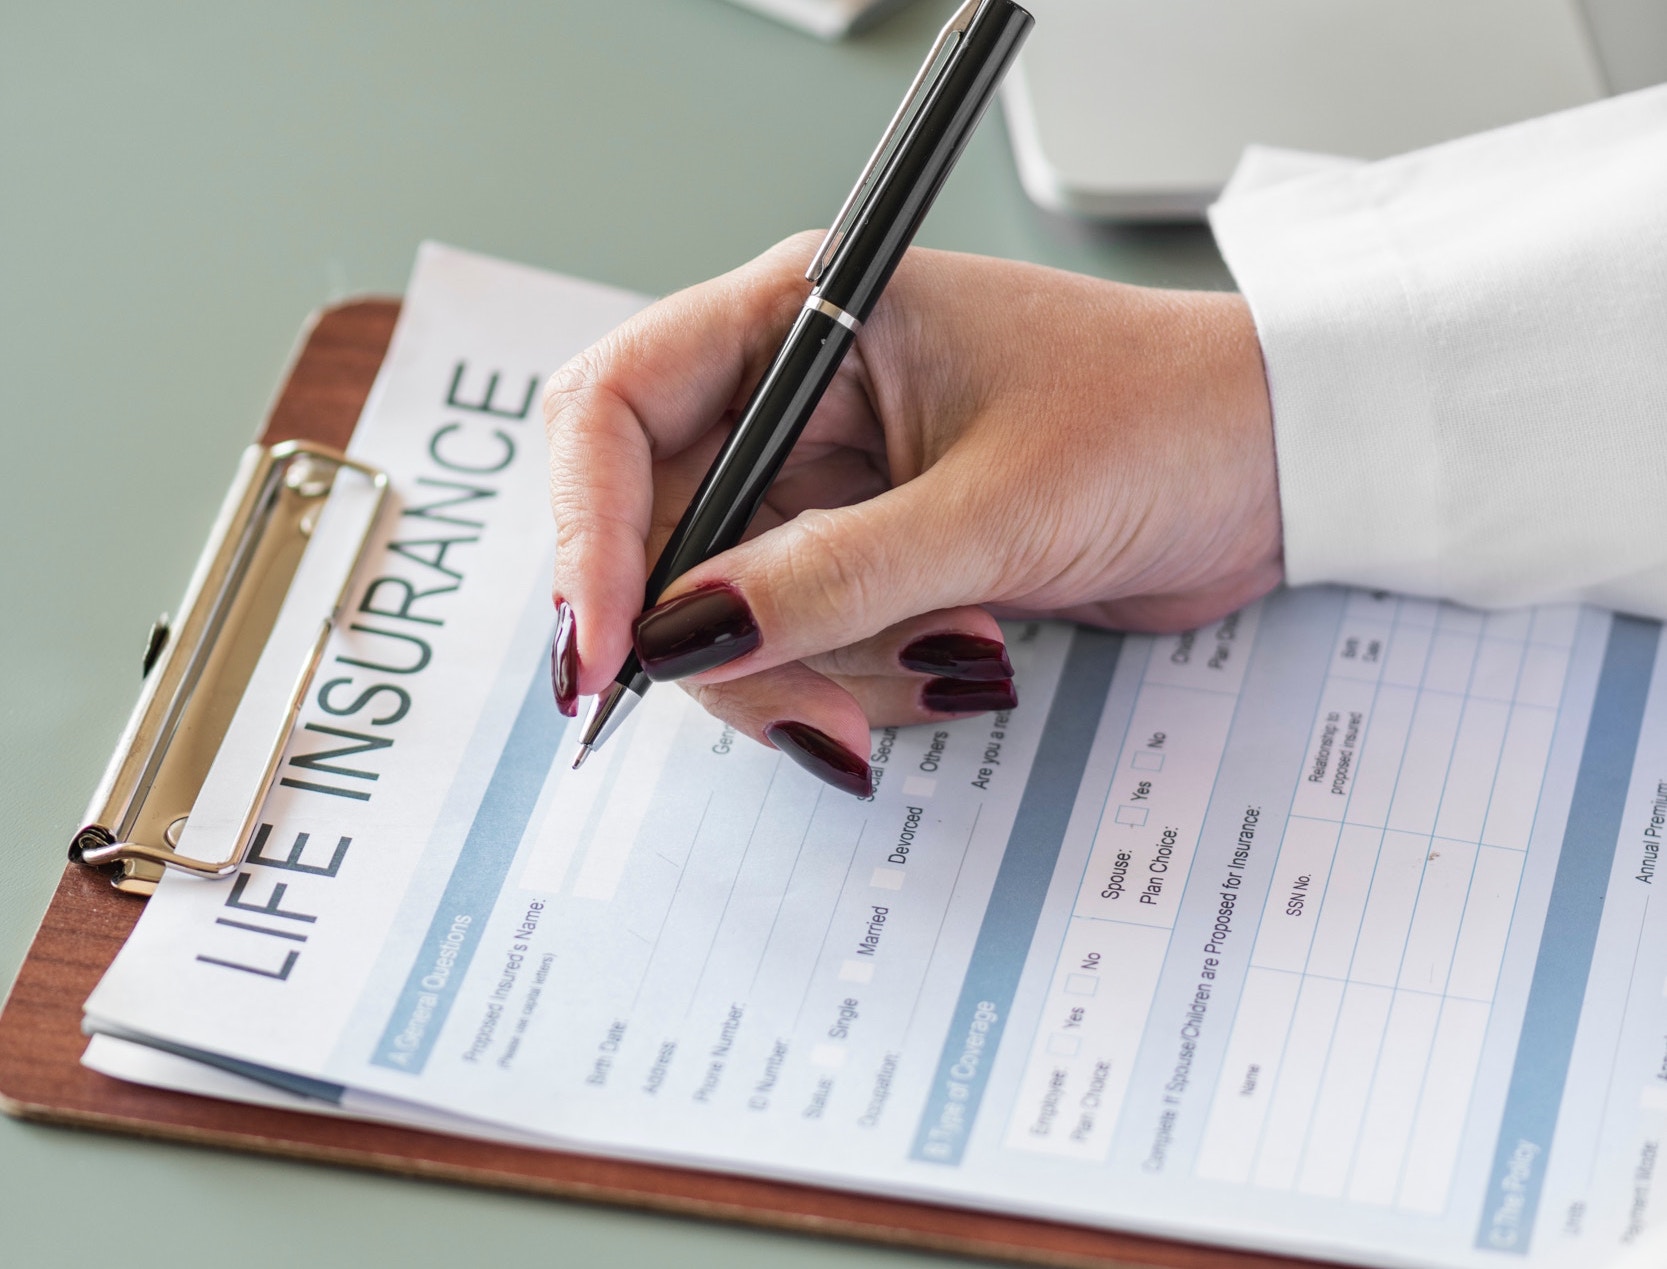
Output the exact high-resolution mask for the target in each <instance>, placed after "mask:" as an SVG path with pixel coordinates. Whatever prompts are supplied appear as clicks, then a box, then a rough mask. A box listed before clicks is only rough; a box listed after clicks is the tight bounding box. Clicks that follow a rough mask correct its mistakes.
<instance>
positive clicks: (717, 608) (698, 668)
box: [635, 463, 994, 683]
mask: <svg viewBox="0 0 1667 1269" xmlns="http://www.w3.org/2000/svg"><path fill="white" fill-rule="evenodd" d="M947 466H950V464H948V463H939V464H937V465H936V466H934V467H932V468H930V469H929V470H928V471H927V472H926V473H924V474H923V475H921V476H918V477H916V478H915V479H914V480H911V481H908V482H907V483H905V484H902V485H899V486H898V487H897V488H895V489H890V490H887V491H886V492H885V493H883V494H881V495H879V496H878V497H876V498H871V499H869V500H868V501H866V502H860V503H856V504H854V505H852V506H848V507H839V508H836V509H833V510H812V511H805V512H801V513H800V514H799V515H798V516H795V517H794V518H793V519H792V520H789V521H788V522H787V523H786V524H783V525H780V526H778V527H776V528H774V529H771V530H769V531H768V532H767V533H763V534H760V535H759V536H758V537H756V538H753V539H751V540H750V541H748V542H744V543H742V544H741V545H740V546H737V547H734V548H732V549H731V550H728V551H725V552H724V553H723V554H721V555H716V556H713V557H712V558H711V559H710V560H707V561H706V562H705V563H704V564H700V565H698V566H697V567H695V568H692V569H690V570H689V571H688V572H687V573H685V574H684V575H683V576H682V577H680V578H678V579H677V581H676V582H674V583H673V584H672V586H671V587H670V588H669V589H668V590H667V592H666V596H665V597H664V598H663V599H662V600H661V602H660V603H658V604H656V605H655V606H654V607H653V608H652V609H650V610H649V611H648V612H646V613H644V614H643V615H642V616H641V617H639V618H638V619H637V624H636V627H635V642H636V649H637V656H638V658H639V659H640V660H641V661H642V664H643V668H644V669H645V670H646V671H647V672H648V674H649V676H650V677H651V678H654V679H660V680H665V679H684V678H689V677H691V676H694V675H699V676H701V677H700V681H701V682H702V683H721V682H726V681H728V680H730V679H734V678H739V677H741V676H742V675H745V674H753V673H756V672H757V671H759V670H764V669H768V668H770V667H772V666H777V665H785V664H787V663H788V662H792V661H798V660H801V659H803V658H805V657H809V656H815V655H817V654H819V653H823V652H829V651H832V650H834V649H836V648H843V647H845V646H846V645H847V644H851V643H855V642H857V641H858V640H861V639H866V638H868V637H869V636H871V635H874V634H878V633H879V632H880V631H882V630H884V629H886V628H887V627H888V626H892V625H895V624H896V623H897V622H899V621H902V620H904V619H905V618H907V617H912V616H915V615H917V614H919V613H924V612H932V611H934V610H936V609H940V608H955V607H959V606H961V605H962V604H968V603H977V602H979V601H980V600H981V599H983V598H984V597H985V592H986V588H987V587H988V585H989V584H990V579H991V577H992V574H993V567H994V564H993V556H992V554H991V552H989V551H988V550H986V549H983V548H984V544H983V543H982V542H980V541H976V540H972V539H973V537H974V536H975V535H976V534H977V533H978V532H980V530H979V527H978V526H979V525H980V524H981V523H982V520H983V518H982V517H980V516H976V515H969V514H967V513H966V510H965V508H966V506H967V498H966V492H965V489H964V488H961V487H959V486H958V483H957V482H955V481H953V480H952V478H951V477H950V475H949V473H948V472H946V471H945V468H946V467H947Z"/></svg>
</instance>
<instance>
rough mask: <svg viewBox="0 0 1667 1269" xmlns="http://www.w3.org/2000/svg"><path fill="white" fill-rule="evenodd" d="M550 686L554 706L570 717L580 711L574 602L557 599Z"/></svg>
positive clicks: (551, 652) (577, 629) (577, 635)
mask: <svg viewBox="0 0 1667 1269" xmlns="http://www.w3.org/2000/svg"><path fill="white" fill-rule="evenodd" d="M550 687H551V688H552V689H553V690H554V692H555V694H556V708H557V709H559V710H560V711H561V712H562V713H564V714H566V715H567V716H568V717H569V718H572V717H574V716H575V715H577V714H578V712H579V626H578V623H577V622H576V621H574V619H573V606H572V605H571V604H569V603H568V602H567V601H566V600H565V599H558V600H557V601H556V638H555V641H554V642H553V643H551V645H550Z"/></svg>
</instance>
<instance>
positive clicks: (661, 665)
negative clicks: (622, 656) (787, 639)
mask: <svg viewBox="0 0 1667 1269" xmlns="http://www.w3.org/2000/svg"><path fill="white" fill-rule="evenodd" d="M632 636H633V638H634V639H635V640H636V645H637V659H638V660H640V661H641V662H642V668H643V670H644V671H646V672H647V674H648V677H649V678H651V679H656V680H660V681H664V680H666V679H686V678H688V677H689V675H691V674H699V673H700V672H701V671H702V670H710V669H712V668H713V667H714V666H719V665H724V664H726V663H728V662H730V661H733V660H735V658H736V657H743V656H746V655H747V653H749V652H751V651H752V650H753V649H754V648H756V647H757V646H758V642H759V633H758V623H757V622H756V621H754V620H753V616H752V609H750V608H748V607H747V601H746V600H744V599H742V598H741V592H740V591H738V590H736V589H735V588H734V587H733V586H727V585H725V584H724V583H722V582H719V583H717V584H716V585H713V586H702V587H701V588H700V589H699V590H692V591H690V592H689V593H688V594H687V595H679V596H678V597H677V598H676V599H672V600H667V601H666V602H665V603H663V604H661V605H659V606H658V607H656V608H650V609H649V610H648V611H647V612H645V613H644V614H643V615H642V616H640V617H638V618H637V624H636V627H635V629H634V630H633V631H632Z"/></svg>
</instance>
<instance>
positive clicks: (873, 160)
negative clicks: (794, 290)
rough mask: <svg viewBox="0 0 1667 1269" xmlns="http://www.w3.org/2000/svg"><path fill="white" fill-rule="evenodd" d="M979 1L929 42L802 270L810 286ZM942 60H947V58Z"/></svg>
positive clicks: (958, 12)
mask: <svg viewBox="0 0 1667 1269" xmlns="http://www.w3.org/2000/svg"><path fill="white" fill-rule="evenodd" d="M983 2H984V0H966V3H965V4H963V5H962V6H961V7H960V8H959V9H957V10H956V11H955V15H954V16H953V17H952V18H950V19H949V21H948V22H946V23H945V24H944V28H943V30H941V31H939V32H938V38H937V39H936V40H934V41H933V42H932V47H931V49H930V50H928V52H927V54H926V60H925V62H923V63H922V64H921V67H920V70H919V71H917V72H916V73H915V77H914V82H913V83H911V84H910V85H909V91H908V92H906V93H904V94H903V104H902V105H900V106H898V107H897V113H896V114H894V115H893V116H892V117H891V122H890V123H888V124H887V125H886V130H885V132H884V133H882V134H881V136H880V144H879V145H877V146H875V147H874V153H873V154H871V155H870V156H869V158H868V162H867V163H866V164H865V165H864V166H863V169H862V172H861V174H860V175H859V176H858V177H857V183H856V185H855V187H853V188H852V190H851V192H850V194H848V195H847V196H846V198H845V203H844V205H843V206H841V207H840V209H839V215H837V216H835V217H834V221H833V226H832V227H831V228H830V229H829V230H828V233H827V236H826V237H825V238H823V239H822V245H821V246H820V247H818V248H817V249H816V254H815V255H814V256H813V257H811V261H810V267H809V268H808V269H806V270H805V280H806V281H808V282H809V283H810V284H811V285H812V286H814V285H816V283H818V282H820V281H821V280H822V275H823V274H824V273H826V272H827V270H828V265H829V264H831V263H832V262H833V258H834V252H836V251H838V250H839V244H840V243H841V242H843V241H844V240H845V233H846V231H847V230H848V229H849V228H850V226H851V225H852V224H853V223H854V222H855V221H856V219H857V217H859V216H860V215H861V214H862V211H863V207H864V205H865V204H866V203H867V200H868V195H869V194H870V193H871V192H872V190H873V187H874V179H875V177H876V176H877V175H878V173H879V170H880V167H881V164H882V163H883V162H884V160H885V159H886V157H887V156H888V153H889V151H890V150H891V146H892V142H894V141H895V140H896V139H897V137H898V135H899V134H900V133H901V132H902V131H903V128H904V126H905V125H906V124H907V123H908V121H909V118H910V114H911V112H912V111H913V109H914V106H915V103H916V102H918V101H919V100H920V98H921V97H923V96H924V95H925V93H926V91H927V90H928V89H929V88H930V87H931V86H932V84H933V83H936V82H937V79H936V76H933V75H932V69H933V68H934V67H936V66H938V65H939V61H940V59H942V58H943V54H944V51H945V50H946V49H947V48H948V47H949V45H950V42H951V41H953V40H955V39H957V38H958V37H960V36H962V35H964V34H965V33H966V30H967V28H968V27H969V26H971V25H972V19H973V15H974V14H975V13H977V11H978V8H979V6H980V5H981V4H982V3H983ZM944 60H946V61H947V59H944Z"/></svg>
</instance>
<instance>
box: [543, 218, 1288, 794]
mask: <svg viewBox="0 0 1667 1269" xmlns="http://www.w3.org/2000/svg"><path fill="white" fill-rule="evenodd" d="M817 241H818V239H817V238H816V237H815V236H814V235H801V236H799V237H795V238H792V239H789V240H788V241H786V242H784V243H782V244H780V245H779V246H777V247H775V248H774V249H772V250H771V251H769V252H767V253H766V254H765V255H763V256H761V257H760V258H758V259H757V260H754V261H753V262H751V263H750V264H747V265H745V266H743V267H742V268H740V269H737V270H736V271H735V272H733V273H730V274H727V275H725V276H723V277H720V278H717V279H714V280H713V281H710V282H706V283H703V284H701V285H699V286H696V287H692V288H691V289H689V290H687V291H682V292H680V293H678V294H676V295H673V296H671V297H669V298H668V299H665V300H662V301H660V302H659V303H658V304H655V305H653V306H652V307H650V308H648V309H646V310H645V311H644V312H642V313H640V314H639V315H638V316H636V317H635V318H633V319H632V320H631V321H629V322H627V323H626V324H625V325H623V326H621V327H620V328H619V329H618V330H616V331H614V332H613V333H612V334H611V335H609V336H608V337H607V338H606V339H604V340H602V341H601V342H600V343H598V344H596V345H595V346H593V347H592V348H590V349H588V350H587V351H585V352H584V353H582V354H580V356H578V357H577V358H575V359H574V360H573V361H572V362H570V363H569V364H568V365H567V366H565V367H563V368H562V369H561V370H560V371H559V372H558V373H557V374H556V375H555V376H554V377H553V378H552V379H551V381H550V384H549V387H548V389H547V391H546V393H545V397H544V409H545V417H546V420H547V427H548V433H549V440H550V464H551V465H550V472H551V476H550V496H551V505H552V508H553V510H554V513H555V518H556V531H557V544H558V545H557V560H556V576H555V592H554V593H555V599H556V603H557V607H558V613H559V614H560V619H559V622H558V626H559V631H560V632H559V634H558V639H557V654H556V658H555V666H554V674H555V680H556V690H557V697H558V701H559V703H560V704H561V705H562V707H563V709H564V710H566V711H567V712H569V713H571V712H573V710H574V708H575V697H576V695H577V694H579V693H584V694H587V695H588V694H591V693H595V692H598V691H600V690H601V689H602V688H603V687H605V686H606V685H607V684H608V682H609V681H610V680H611V679H612V678H613V676H614V674H615V673H617V671H618V669H619V667H620V665H621V664H622V662H623V661H624V659H625V656H626V654H627V652H628V651H630V649H631V646H632V639H633V626H635V641H636V647H637V651H638V655H639V656H640V657H641V659H642V662H643V665H644V667H645V669H647V671H648V672H649V674H650V675H651V676H652V677H654V678H656V679H668V678H676V679H681V680H682V682H683V685H684V686H685V687H686V688H687V689H688V690H689V691H691V692H692V693H693V694H694V695H695V696H696V698H697V699H698V700H699V701H700V702H701V704H702V705H704V706H705V707H706V708H707V709H708V710H710V711H711V712H712V713H714V714H716V715H718V716H719V717H721V718H723V719H724V720H725V721H727V722H729V723H730V724H731V725H733V726H734V727H736V728H737V729H738V730H739V731H742V732H744V733H745V734H747V735H750V736H752V737H753V738H754V739H757V740H762V741H764V742H765V743H774V744H775V745H776V747H778V748H780V749H782V750H783V751H784V752H786V753H788V754H789V755H790V756H792V757H793V758H794V759H795V760H797V761H799V762H800V763H801V764H802V765H805V766H807V767H809V768H810V769H812V770H814V771H816V772H817V773H818V774H819V775H821V776H823V778H825V779H828V780H829V781H830V782H831V783H835V784H837V785H839V786H840V787H843V788H847V789H849V790H851V791H852V792H857V793H865V792H866V791H867V788H868V764H867V761H866V759H865V758H864V757H863V755H865V754H866V753H867V751H868V729H869V727H870V725H875V726H878V725H891V724H904V723H917V722H930V721H941V720H943V719H946V718H952V717H958V716H961V715H964V714H967V713H977V712H980V711H983V710H986V709H992V708H1007V707H1010V706H1011V705H1012V704H1013V703H1014V700H1015V698H1014V693H1013V684H1012V678H1011V673H1012V672H1011V669H1010V668H1009V666H1008V664H1007V659H1006V654H1005V650H1004V649H1003V648H1002V645H1001V631H1000V628H999V626H997V624H996V621H995V618H994V617H993V616H992V615H991V612H990V611H989V609H990V608H992V607H993V608H995V609H997V610H998V611H1001V612H1003V613H1004V614H1023V615H1029V616H1053V617H1067V618H1070V619H1073V620H1076V621H1082V622H1088V623H1092V624H1094V625H1101V626H1113V627H1117V628H1119V629H1125V630H1130V629H1132V630H1175V629H1184V628H1188V627H1191V626H1195V625H1198V624H1201V623H1203V622H1206V621H1209V620H1211V619H1213V618H1215V617H1219V616H1221V615H1223V614H1225V613H1228V612H1230V611H1232V610H1233V609H1235V608H1238V607H1240V606H1242V605H1244V604H1246V603H1248V602H1249V601H1251V600H1252V599H1255V598H1256V597H1257V596H1259V595H1261V594H1263V593H1264V592H1266V591H1268V590H1269V589H1271V588H1272V587H1273V586H1274V585H1275V584H1277V583H1278V581H1279V579H1280V576H1281V566H1280V521H1279V501H1278V494H1277V488H1276V481H1275V469H1274V451H1273V428H1272V422H1271V418H1270V412H1269V406H1268V393H1267V385H1266V381H1265V379H1264V377H1263V371H1262V361H1261V352H1260V348H1259V346H1258V344H1257V341H1256V333H1255V328H1254V326H1253V324H1252V322H1251V319H1250V314H1249V311H1248V309H1247V307H1246V306H1245V303H1244V301H1243V300H1242V299H1240V298H1239V297H1238V296H1237V295H1233V294H1216V293H1209V292H1182V291H1157V290H1148V289H1142V288H1137V287H1129V286H1122V285H1119V284H1116V283H1112V282H1105V281H1101V280H1098V279H1094V278H1088V277H1082V276H1079V275H1076V274H1071V273H1064V272H1060V271H1057V270H1052V269H1044V268H1040V267H1038V266H1035V265H1028V264H1018V263H1014V262H1011V261H1005V260H993V259H985V258H982V257H978V256H966V255H955V254H949V253H945V252H936V251H925V250H915V251H911V252H910V253H909V254H908V255H907V256H906V257H905V259H904V261H903V263H902V265H901V266H900V267H899V268H898V270H897V273H896V275H895V276H894V277H893V279H892V281H891V284H890V285H889V286H888V288H887V290H886V292H885V294H884V296H883V297H882V299H881V300H880V302H879V304H878V305H877V306H876V307H875V310H874V312H873V314H872V316H871V317H870V319H869V321H868V322H867V323H866V324H865V325H864V327H863V329H862V331H861V332H860V333H859V335H858V336H857V340H856V343H855V345H854V347H853V348H852V349H851V351H850V352H849V353H848V354H847V356H846V358H845V363H844V365H843V367H842V368H841V370H840V372H839V374H838V376H837V377H836V378H835V380H834V382H833V384H832V385H831V386H830V387H829V389H828V392H827V395H826V396H825V397H824V398H823V400H822V403H821V405H820V407H819V408H818V410H817V412H816V414H815V415H814V416H813V417H812V419H811V421H810V424H809V426H808V427H807V428H806V429H805V432H804V434H803V436H802V437H801V439H800V440H799V443H798V445H797V447H796V448H795V449H794V451H793V454H792V455H791V457H790V458H789V459H788V462H787V465H786V466H785V467H784V468H783V470H782V473H781V475H780V476H779V477H778V479H777V480H776V483H775V486H774V488H773V489H772V490H771V493H770V496H769V498H768V499H767V501H766V504H765V506H764V507H763V508H762V509H761V510H760V511H759V513H758V516H757V518H756V519H755V521H754V522H753V526H752V530H751V533H750V536H749V538H748V540H747V541H745V542H743V543H742V544H741V545H739V546H737V547H735V548H734V549H732V550H729V551H725V552H724V553H723V554H721V555H717V556H714V557H713V558H712V559H710V560H708V561H707V562H706V563H704V564H701V565H700V566H698V567H696V568H694V569H691V570H690V571H689V572H688V573H686V574H684V575H683V576H682V577H680V578H678V579H677V580H676V581H675V582H673V583H672V585H671V586H670V588H669V589H668V590H667V591H666V594H665V595H664V596H663V597H662V600H661V602H660V603H659V604H658V605H657V606H656V607H655V608H654V609H653V610H652V611H651V612H649V613H647V614H642V615H641V617H640V619H639V612H640V609H641V605H642V595H643V586H644V583H645V580H646V578H647V574H648V569H649V566H650V565H651V564H652V563H653V561H654V559H655V558H656V556H657V555H658V553H659V550H660V547H661V544H662V543H663V542H664V541H665V539H666V538H667V537H668V536H669V535H670V533H671V530H672V529H673V527H674V526H675V525H676V523H677V520H678V517H679V516H680V515H681V514H682V511H683V508H684V506H685V505H686V504H687V502H688V500H689V498H690V496H691V495H692V494H693V492H694V489H695V487H696V486H697V485H698V484H699V483H700V480H701V478H702V476H704V475H705V473H706V469H707V467H708V466H709V465H710V463H711V461H712V458H713V456H714V455H715V454H716V453H717V451H718V448H719V446H720V445H721V444H722V442H723V440H724V438H725V436H726V435H727V434H728V432H729V429H730V427H731V426H732V425H733V423H734V421H735V419H736V417H737V415H738V413H739V411H740V410H741V408H742V407H743V405H744V404H745V402H746V399H747V395H748V393H749V392H750V390H751V388H752V385H753V384H754V383H755V382H756V381H757V379H758V378H759V377H760V376H761V375H762V373H763V371H764V368H765V367H766V366H767V365H768V363H769V361H770V358H771V357H772V356H773V355H774V354H775V351H776V348H777V347H778V345H779V344H780V341H781V339H782V337H783V335H784V334H785V333H786V331H787V328H788V326H789V325H790V324H791V322H792V320H793V318H794V317H795V315H796V314H797V312H798V310H799V307H800V305H801V304H802V303H803V301H804V297H805V295H806V293H807V287H806V285H805V283H804V280H803V271H804V265H805V262H806V261H807V260H808V259H809V257H810V254H811V252H812V251H813V250H814V249H815V244H816V242H817Z"/></svg>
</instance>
